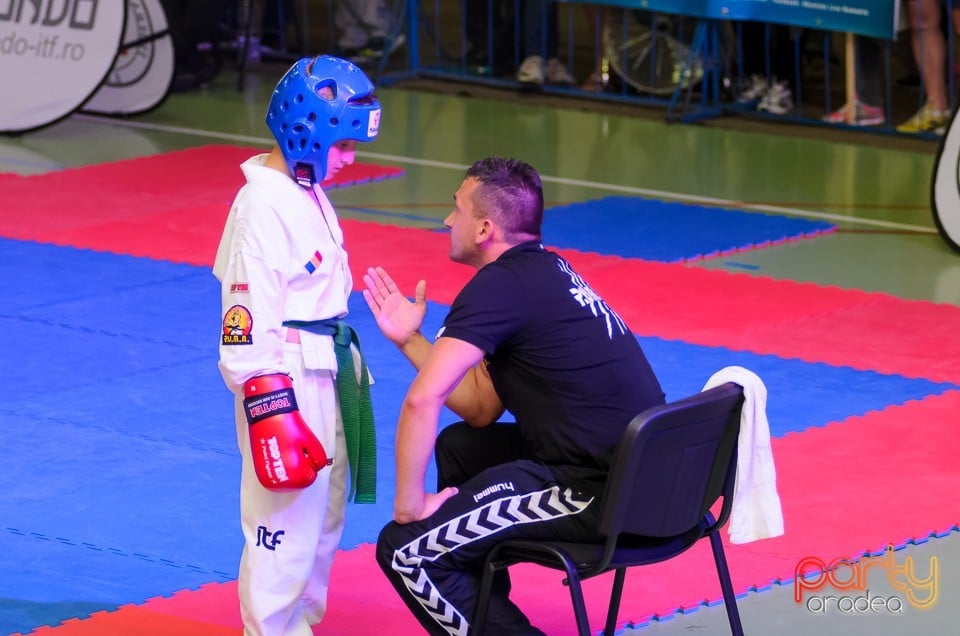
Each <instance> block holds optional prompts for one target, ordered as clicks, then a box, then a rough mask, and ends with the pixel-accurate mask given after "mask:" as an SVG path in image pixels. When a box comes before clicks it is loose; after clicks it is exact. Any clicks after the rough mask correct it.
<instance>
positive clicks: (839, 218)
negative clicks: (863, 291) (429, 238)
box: [72, 114, 937, 234]
mask: <svg viewBox="0 0 960 636" xmlns="http://www.w3.org/2000/svg"><path fill="white" fill-rule="evenodd" d="M72 118H73V119H80V120H85V121H95V122H99V123H105V124H111V125H114V126H126V127H128V128H140V129H143V130H155V131H158V132H168V133H178V134H183V135H192V136H194V137H207V138H210V139H220V140H226V141H239V142H244V143H251V144H258V145H263V146H269V145H270V144H272V143H273V139H271V138H269V137H253V136H250V135H234V134H231V133H223V132H217V131H214V130H203V129H200V128H184V127H182V126H168V125H165V124H153V123H149V122H142V121H130V120H121V119H114V118H111V117H99V116H96V115H84V114H76V115H73V117H72ZM357 155H358V156H361V157H368V158H370V159H380V160H385V161H391V162H394V163H400V164H411V165H416V166H427V167H430V168H442V169H445V170H457V171H459V172H463V171H464V170H466V169H467V168H469V166H467V165H463V164H458V163H448V162H446V161H433V160H430V159H418V158H416V157H404V156H400V155H388V154H383V153H379V152H367V151H357ZM540 178H541V179H542V180H543V181H545V182H547V183H557V184H560V185H568V186H577V187H581V188H592V189H594V190H604V191H606V192H621V193H624V194H635V195H641V196H646V197H651V198H657V199H670V200H672V201H680V202H683V203H700V204H704V205H715V206H718V207H731V208H743V209H747V210H755V211H757V212H771V213H774V214H787V215H790V216H800V217H804V218H812V219H822V220H826V221H833V222H837V223H850V224H855V225H869V226H873V227H880V228H885V229H891V230H906V231H909V232H918V233H921V234H936V233H937V230H936V229H934V228H932V227H927V226H923V225H911V224H908V223H896V222H894V221H883V220H881V219H864V218H859V217H855V216H846V215H843V214H830V213H828V212H816V211H814V210H802V209H798V208H786V207H782V206H777V205H763V204H754V203H746V202H743V201H731V200H729V199H718V198H715V197H704V196H698V195H695V194H682V193H678V192H667V191H664V190H651V189H649V188H637V187H633V186H624V185H617V184H613V183H600V182H597V181H582V180H580V179H566V178H563V177H551V176H547V175H540Z"/></svg>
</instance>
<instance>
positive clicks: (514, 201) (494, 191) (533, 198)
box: [466, 157, 543, 240]
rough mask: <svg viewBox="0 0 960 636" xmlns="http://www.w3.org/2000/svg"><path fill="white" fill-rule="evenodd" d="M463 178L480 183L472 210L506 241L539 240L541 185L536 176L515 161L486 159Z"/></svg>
mask: <svg viewBox="0 0 960 636" xmlns="http://www.w3.org/2000/svg"><path fill="white" fill-rule="evenodd" d="M466 177H467V178H473V179H476V180H477V181H479V182H480V186H479V187H478V188H477V190H476V191H475V192H474V195H473V197H474V201H473V204H474V207H475V211H476V213H477V214H478V215H479V216H480V217H481V218H482V217H490V218H491V219H493V220H494V221H496V223H497V224H498V225H499V226H500V227H501V228H502V229H503V231H504V233H505V234H506V238H507V239H508V240H511V239H513V240H521V239H524V240H525V236H524V235H526V236H527V237H533V238H540V232H541V226H542V225H543V185H542V184H541V182H540V175H539V174H537V171H536V170H534V169H533V167H532V166H530V165H529V164H527V163H524V162H523V161H519V160H517V159H506V158H503V157H487V158H485V159H481V160H480V161H478V162H476V163H475V164H473V165H472V166H470V168H468V169H467V173H466Z"/></svg>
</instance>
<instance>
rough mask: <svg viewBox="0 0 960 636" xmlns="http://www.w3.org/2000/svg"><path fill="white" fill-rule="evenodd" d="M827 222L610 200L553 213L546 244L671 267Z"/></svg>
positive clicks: (826, 226)
mask: <svg viewBox="0 0 960 636" xmlns="http://www.w3.org/2000/svg"><path fill="white" fill-rule="evenodd" d="M834 228H835V226H834V225H833V224H831V223H827V222H824V221H812V220H809V219H801V218H796V217H787V216H778V215H773V214H764V213H761V212H745V211H742V210H728V209H723V208H717V207H707V206H698V205H690V204H687V203H671V202H667V201H655V200H652V199H641V198H638V197H606V198H603V199H597V200H593V201H584V202H581V203H572V204H570V205H563V206H556V207H552V208H550V209H548V210H547V211H546V212H545V214H544V222H543V242H544V243H545V244H547V245H551V246H556V247H561V248H570V249H577V250H580V251H584V252H597V253H599V254H613V255H617V256H624V257H633V258H642V259H645V260H650V261H662V262H667V263H672V262H676V261H681V260H685V259H694V258H700V257H703V256H707V255H713V254H717V253H720V252H729V251H733V250H744V249H749V248H751V247H754V246H756V245H759V244H762V243H766V242H774V243H775V242H779V241H785V240H788V239H797V238H802V237H805V236H809V235H814V234H817V233H821V232H827V231H830V230H833V229H834Z"/></svg>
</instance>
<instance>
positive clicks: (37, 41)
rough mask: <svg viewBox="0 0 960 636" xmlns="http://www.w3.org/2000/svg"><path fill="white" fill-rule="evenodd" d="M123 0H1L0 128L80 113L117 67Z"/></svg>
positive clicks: (38, 124)
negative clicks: (82, 106) (75, 112)
mask: <svg viewBox="0 0 960 636" xmlns="http://www.w3.org/2000/svg"><path fill="white" fill-rule="evenodd" d="M124 6H125V3H124V2H121V1H120V0H0V95H2V98H0V132H23V131H27V130H32V129H34V128H39V127H41V126H46V125H48V124H51V123H53V122H55V121H58V120H60V119H62V118H63V117H66V116H67V115H69V114H70V113H72V112H74V111H75V110H76V109H77V108H79V107H80V106H81V105H82V104H83V103H84V102H86V101H87V100H88V99H89V98H90V96H91V95H92V94H93V93H94V92H95V91H96V90H97V87H99V86H100V84H101V83H102V82H103V80H104V78H106V76H107V73H108V72H109V71H110V68H111V67H112V66H113V63H114V60H115V58H116V55H117V51H118V50H119V49H120V42H121V38H122V36H123V32H124V13H125V11H124Z"/></svg>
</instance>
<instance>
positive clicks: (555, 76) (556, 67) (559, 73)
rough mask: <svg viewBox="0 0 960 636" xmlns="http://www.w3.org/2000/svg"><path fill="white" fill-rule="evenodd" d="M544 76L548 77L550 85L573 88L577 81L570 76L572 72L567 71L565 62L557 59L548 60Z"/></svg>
mask: <svg viewBox="0 0 960 636" xmlns="http://www.w3.org/2000/svg"><path fill="white" fill-rule="evenodd" d="M544 75H545V76H546V80H547V83H548V84H554V85H557V86H573V84H574V83H576V79H574V77H573V75H571V74H570V71H568V70H567V67H566V66H564V64H563V62H561V61H560V60H558V59H557V58H555V57H551V58H550V59H549V60H547V65H546V66H545V67H544Z"/></svg>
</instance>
